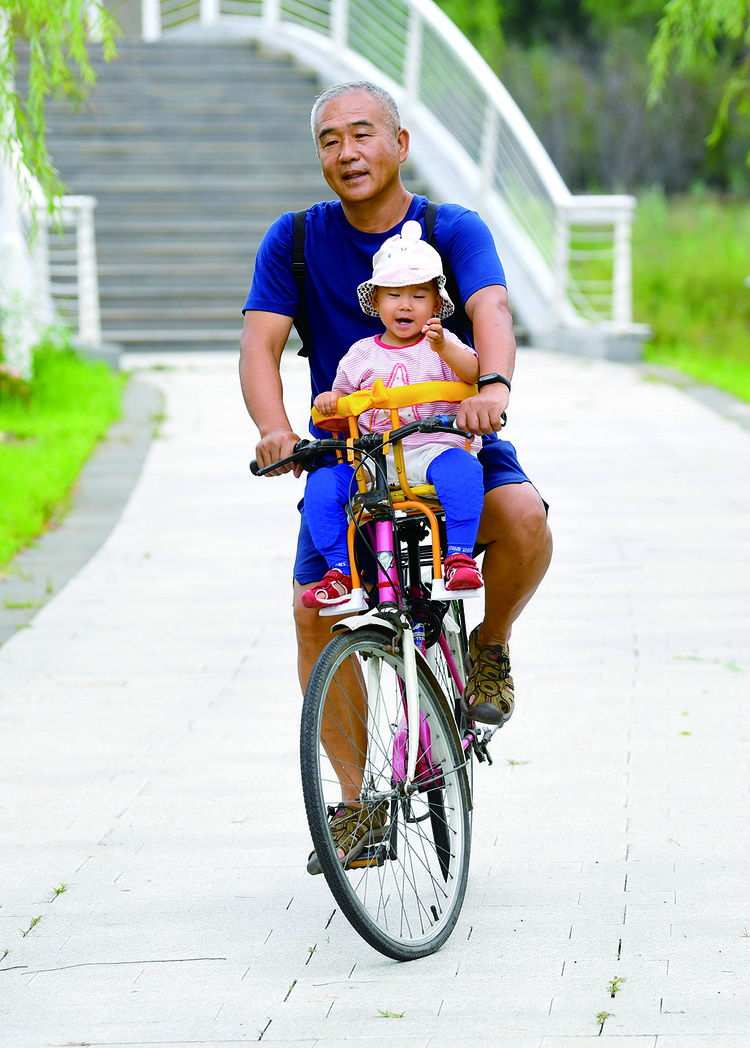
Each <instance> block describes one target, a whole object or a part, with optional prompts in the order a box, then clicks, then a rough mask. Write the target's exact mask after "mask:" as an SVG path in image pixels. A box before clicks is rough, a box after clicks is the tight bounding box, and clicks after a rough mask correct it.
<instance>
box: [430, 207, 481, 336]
mask: <svg viewBox="0 0 750 1048" xmlns="http://www.w3.org/2000/svg"><path fill="white" fill-rule="evenodd" d="M439 206H440V205H439V204H436V203H435V202H434V201H433V200H428V201H427V204H426V206H425V209H424V231H425V239H426V240H427V243H428V244H430V245H431V247H434V248H435V250H436V251H437V253H438V254H439V255H440V257H441V259H442V260H443V272H444V273H445V290H446V291H447V292H448V294H449V295H450V299H451V302H452V303H453V306H454V310H455V311H454V313H453V319H454V320H455V323H456V326H457V327H458V329H459V332H458V333H459V334H460V333H464V334H465V336H466V337H468V338H469V339H470V340H471V342H472V344H473V341H474V339H473V335H474V327H473V325H472V323H471V320H469V315H468V313H467V312H466V310H465V309H464V304H463V300H462V298H461V292H460V291H459V290H458V283H457V281H456V278H455V276H454V275H453V270H452V269H451V265H450V262H449V261H448V259H447V258H445V257H444V256H443V254H442V252H441V251H440V248H439V247H438V245H437V243H436V241H435V218H436V217H437V212H438V208H439Z"/></svg>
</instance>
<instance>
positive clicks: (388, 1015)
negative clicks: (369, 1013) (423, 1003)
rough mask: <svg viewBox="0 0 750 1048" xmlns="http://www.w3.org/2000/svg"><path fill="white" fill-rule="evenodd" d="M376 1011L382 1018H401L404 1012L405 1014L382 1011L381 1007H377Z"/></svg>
mask: <svg viewBox="0 0 750 1048" xmlns="http://www.w3.org/2000/svg"><path fill="white" fill-rule="evenodd" d="M378 1011H379V1012H380V1014H381V1016H382V1017H383V1019H403V1017H404V1014H405V1013H404V1012H388V1011H383V1009H382V1008H378Z"/></svg>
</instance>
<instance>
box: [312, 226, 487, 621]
mask: <svg viewBox="0 0 750 1048" xmlns="http://www.w3.org/2000/svg"><path fill="white" fill-rule="evenodd" d="M421 237H422V230H421V227H420V225H419V223H418V222H405V223H404V225H403V227H402V230H401V233H400V234H397V235H396V236H393V237H390V238H389V239H388V240H386V241H385V243H384V244H383V246H382V247H381V249H380V250H379V251H378V252H377V253H376V254H375V256H374V257H373V274H372V279H371V280H368V281H365V282H364V283H363V284H360V285H359V287H358V288H357V295H358V297H359V303H360V306H361V307H362V309H363V310H364V312H365V313H367V314H368V315H369V316H379V317H380V319H381V321H382V322H383V326H384V329H385V330H384V331H383V333H382V334H381V335H375V336H374V337H370V338H365V339H361V340H360V341H359V342H355V344H354V345H353V346H352V347H351V348H350V349H349V351H348V352H347V353H346V354H345V355H344V357H342V359H341V361H340V363H339V366H338V370H337V372H336V377H335V379H334V388H333V389H332V390H330V391H328V392H326V393H320V394H319V395H318V396H317V397H316V398H315V407H316V408H317V410H318V411H319V412H320V413H321V415H327V416H333V415H335V414H336V403H337V401H338V398H339V397H343V396H346V395H348V394H349V393H353V392H354V391H355V390H358V389H371V388H372V385H373V383H374V382H375V380H376V379H378V378H380V379H382V381H383V383H384V384H385V385H386V386H389V387H392V386H406V385H412V384H414V383H418V382H432V381H437V382H466V383H469V384H473V383H474V382H476V381H477V379H478V377H479V361H478V358H477V355H476V353H475V352H474V350H473V349H471V348H470V347H469V346H465V345H464V344H463V343H462V342H461V341H460V340H459V339H458V338H457V337H456V336H455V335H454V334H453V333H452V332H450V331H446V330H444V329H443V326H442V324H441V322H440V321H441V319H443V318H445V317H449V316H450V315H451V314H452V313H453V308H454V307H453V303H452V302H451V300H450V297H449V296H448V293H447V291H446V290H445V276H444V274H443V264H442V261H441V259H440V255H439V254H438V253H437V251H435V249H434V248H433V247H431V246H430V245H429V244H428V243H427V242H426V241H424V240H422V239H421ZM457 407H458V404H456V403H448V402H444V401H441V402H437V403H430V404H418V405H415V406H414V407H412V408H401V409H400V410H399V421H400V425H405V424H406V423H407V422H411V421H412V420H414V419H418V418H429V417H430V416H431V415H442V414H455V413H456V409H457ZM358 422H359V429H360V432H362V433H371V432H384V431H385V430H389V429H391V428H392V426H391V418H390V411H389V410H387V409H386V410H383V409H379V408H373V409H371V410H369V411H364V412H363V413H362V414H361V415H360V416H359V419H358ZM481 446H482V445H481V439H480V438H479V437H475V438H474V440H473V441H472V443H471V452H469V451H467V450H466V445H465V439H464V438H463V437H461V436H460V435H458V434H456V435H455V436H454V435H453V434H450V433H434V434H430V435H429V436H428V435H425V434H423V433H414V434H412V435H411V436H408V437H406V438H405V439H404V441H403V449H404V460H405V466H406V475H407V479H408V481H409V484H410V485H414V484H432V486H433V487H434V488H435V491H436V492H437V495H438V498H439V499H440V501H441V503H442V505H443V509H444V510H445V526H446V538H447V551H446V559H445V565H444V582H445V588H446V590H449V591H450V590H470V589H479V588H480V587H481V586H482V576H481V574H480V572H479V569H478V567H477V564H476V561H475V560H474V558H473V556H472V553H473V550H474V543H475V541H476V536H477V530H478V528H479V516H480V514H481V512H482V504H483V500H484V485H483V481H482V467H481V465H480V463H479V462H478V460H477V458H476V453H477V451H478V450H479V449H480V448H481ZM386 464H387V472H388V480H389V482H390V483H392V484H395V483H397V476H396V471H395V464H394V461H393V452H392V450H390V451H389V452H388V455H387V458H386ZM354 490H356V480H355V477H354V468H353V467H352V466H350V465H349V464H348V463H342V464H340V465H337V466H333V467H330V468H324V469H319V470H318V471H317V472H315V473H311V474H310V476H309V478H308V481H307V486H306V489H305V513H306V516H307V520H308V524H309V527H310V534H311V535H312V539H313V542H314V543H315V545H316V547H317V548H318V550H319V551H320V552H321V554H322V555H323V556H324V558H325V560H326V563H327V564H328V571H327V572H326V574H325V576H324V577H323V579H321V581H320V582H319V583H317V584H316V585H315V586H312V587H311V588H310V589H308V590H306V591H305V592H304V593H303V595H302V603H303V604H304V606H305V607H306V608H321V607H330V606H332V605H336V604H343V603H345V602H346V601H347V600H348V598H349V594H350V593H351V589H352V580H351V568H350V565H349V552H348V548H347V542H346V535H347V527H348V521H347V517H346V512H345V509H344V507H345V506H346V504H347V503H348V501H349V499H350V497H351V494H352V491H354Z"/></svg>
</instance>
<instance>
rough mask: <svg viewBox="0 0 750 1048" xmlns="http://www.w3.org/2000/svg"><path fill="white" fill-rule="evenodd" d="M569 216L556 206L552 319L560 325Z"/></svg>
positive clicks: (564, 291)
mask: <svg viewBox="0 0 750 1048" xmlns="http://www.w3.org/2000/svg"><path fill="white" fill-rule="evenodd" d="M569 256H570V214H569V212H568V209H567V208H566V207H565V206H564V205H562V204H558V205H557V208H556V211H555V250H554V256H553V259H552V283H553V292H552V317H553V320H554V321H555V323H557V324H560V323H561V322H562V319H563V316H564V314H565V300H566V298H567V295H568V266H569V264H570V257H569Z"/></svg>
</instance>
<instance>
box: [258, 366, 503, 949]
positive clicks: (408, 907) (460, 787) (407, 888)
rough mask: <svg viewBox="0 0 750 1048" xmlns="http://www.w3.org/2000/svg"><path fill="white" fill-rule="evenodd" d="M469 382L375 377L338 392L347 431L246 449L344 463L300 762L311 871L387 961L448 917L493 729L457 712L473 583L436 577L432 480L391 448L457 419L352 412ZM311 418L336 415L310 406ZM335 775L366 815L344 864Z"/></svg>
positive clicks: (426, 944) (443, 926)
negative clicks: (418, 481) (363, 387)
mask: <svg viewBox="0 0 750 1048" xmlns="http://www.w3.org/2000/svg"><path fill="white" fill-rule="evenodd" d="M438 385H439V386H440V387H441V389H440V392H441V394H442V395H437V394H436V389H435V387H436V386H438ZM426 386H429V390H427V389H425V387H426ZM448 387H450V389H449V388H448ZM469 392H470V387H467V386H465V385H463V384H456V383H439V384H436V383H428V384H422V385H419V386H411V387H408V386H406V387H398V388H397V389H395V390H386V389H385V387H383V386H382V383H381V385H380V387H378V383H377V382H376V384H375V386H374V387H373V390H372V391H360V392H358V393H355V394H352V395H351V397H348V398H341V399H340V400H339V405H338V411H337V415H342V414H343V412H345V411H346V412H351V413H350V414H347V415H346V418H347V421H348V425H349V430H350V435H349V437H348V438H345V437H343V436H341V437H337V438H320V439H317V440H313V441H309V440H302V441H300V442H299V444H297V446H296V447H295V449H294V451H293V453H292V455H291V456H289V457H288V458H286V459H282V460H281V461H279V462H276V463H273V464H272V465H270V466H268V467H266V468H265V469H260V470H259V469H257V464H256V463H251V469H252V470H253V472H255V473H256V474H257V475H259V476H262V475H264V474H265V473H268V472H271V471H272V470H274V469H277V468H278V467H279V466H282V465H285V464H287V463H290V462H293V463H295V464H296V465H300V466H302V467H303V468H305V469H311V468H313V469H314V468H317V467H318V466H319V465H320V462H321V456H326V455H328V456H330V454H331V452H337V453H339V455H342V454H344V455H346V456H348V458H349V461H350V462H352V463H354V462H355V461H356V463H357V466H356V473H355V477H356V481H357V485H356V490H352V495H351V498H350V501H349V517H350V523H349V532H348V543H349V555H350V562H351V564H352V582H353V590H352V593H351V596H350V598H349V600H348V601H347V602H346V604H344V605H338V606H334V607H331V608H326V609H323V610H321V612H320V614H322V615H326V614H328V615H337V616H341V615H345V616H347V617H346V618H343V619H341V620H340V621H338V622H337V623H336V624H334V626H333V627H332V630H333V632H334V636H333V638H332V639H331V641H329V643H328V644H327V646H326V647H325V649H324V650H323V652H322V653H321V655H320V656H319V658H318V660H317V662H316V664H315V666H314V668H313V671H312V674H311V676H310V679H309V682H308V685H307V688H306V691H305V697H304V702H303V707H302V721H301V731H300V764H301V772H302V786H303V794H304V801H305V809H306V813H307V819H308V823H309V827H310V834H311V836H312V840H313V844H314V847H315V852H316V854H317V856H318V861H319V863H320V868H321V871H322V873H323V874H324V876H325V879H326V881H327V882H328V885H329V887H330V889H331V891H332V893H333V895H334V897H335V899H336V900H337V902H338V903H339V905H340V907H341V910H342V912H343V913H344V915H345V916H346V918H347V919H348V920H349V922H350V924H351V925H352V926H353V927H354V928H355V929H356V931H357V932H358V933H359V934H360V935H361V936H362V937H363V938H364V939H365V940H366V941H367V942H368V943H369V944H370V945H371V946H373V947H374V948H375V949H377V950H379V951H380V952H381V953H383V954H385V955H386V956H388V957H391V958H393V959H395V960H413V959H416V958H419V957H424V956H427V955H428V954H431V953H434V952H435V951H436V950H438V949H439V948H440V947H441V946H442V945H443V944H444V943H445V941H446V940H447V939H448V937H449V936H450V934H451V932H452V931H453V928H454V927H455V924H456V921H457V920H458V916H459V913H460V910H461V906H462V904H463V899H464V894H465V891H466V884H467V878H468V870H469V856H470V851H471V809H472V774H471V758H472V756H474V757H476V758H477V759H478V760H480V761H485V760H487V761H488V763H492V760H491V757H490V755H489V752H488V749H487V746H488V743H489V741H490V739H491V738H492V735H493V734H494V732H495V731H496V730H497V729H496V728H487V727H482V726H479V725H476V724H475V723H474V722H473V721H467V720H466V719H465V718H464V716H463V714H462V712H461V709H460V705H459V699H460V696H461V694H462V692H463V686H464V674H465V666H464V659H465V652H466V648H467V635H466V623H465V617H464V611H463V604H462V600H463V599H465V598H466V597H467V596H469V595H476V591H463V592H458V593H448V592H447V591H446V590H445V587H444V584H443V580H442V545H441V540H442V543H444V522H443V520H442V515H441V507H440V505H439V503H438V502H437V499H436V497H435V492H434V489H432V488H430V487H424V488H421V487H420V488H411V487H410V486H409V484H408V481H407V480H406V473H405V469H404V461H403V450H402V446H401V442H402V441H403V439H404V437H406V436H408V435H409V434H411V433H415V432H421V433H425V434H428V433H436V432H450V433H453V434H455V433H456V432H462V431H457V430H456V427H455V417H454V416H444V415H443V416H435V417H432V418H429V419H424V420H417V421H414V422H409V423H407V424H406V425H404V426H397V425H396V426H394V429H392V430H391V431H390V432H387V433H385V434H377V433H373V434H365V435H364V436H360V435H358V430H357V429H356V423H354V422H353V419H354V418H355V416H356V415H358V414H359V413H360V412H361V411H362V410H365V409H366V406H367V405H366V403H365V401H366V398H365V397H364V396H363V394H369V395H370V401H369V403H370V404H372V403H373V400H372V397H373V396H375V397H376V398H377V402H378V404H379V406H383V407H388V408H389V409H390V411H391V418H392V422H394V423H397V422H398V408H399V407H404V406H407V403H410V404H412V405H413V404H415V403H419V402H420V401H435V400H453V401H457V400H460V399H462V398H463V396H466V395H468V393H469ZM449 394H450V395H449ZM345 402H346V403H345ZM314 414H315V413H314ZM315 421H316V423H317V424H318V425H321V424H323V425H326V426H328V427H330V428H333V425H336V424H338V425H341V422H340V419H337V420H336V421H335V422H333V423H331V422H330V421H329V420H323V419H322V418H321V416H317V418H316V419H315ZM462 435H463V436H464V437H467V438H470V437H471V434H467V433H463V434H462ZM389 445H391V446H393V448H394V458H395V462H396V470H397V473H398V476H399V478H400V487H399V488H398V489H395V490H394V489H391V488H389V486H388V483H387V480H386V474H385V466H384V463H385V450H386V448H387V447H388V446H389ZM365 473H367V474H368V476H365ZM352 487H353V489H354V484H353V485H352ZM428 536H429V540H430V541H429V544H428V545H423V543H422V540H423V539H425V538H427V537H428ZM357 537H359V539H360V540H361V541H360V543H359V546H360V549H361V548H364V549H369V550H370V552H371V554H372V559H373V560H374V563H375V570H376V572H377V579H376V580H375V581H374V584H373V585H372V587H371V589H370V590H369V593H366V592H365V589H364V588H363V586H362V582H361V579H360V572H359V566H360V565H359V561H358V550H357V543H356V541H355V540H356V538H357ZM425 570H427V571H428V573H429V572H431V580H426V579H425V578H424V577H423V575H424V572H425ZM427 581H430V586H429V587H428V585H427ZM345 783H346V784H348V785H349V786H350V787H353V788H356V789H357V790H358V798H359V801H360V802H361V805H362V808H361V812H360V813H359V816H358V817H359V818H360V819H362V820H364V823H365V826H366V829H367V835H366V838H365V840H366V843H365V847H364V849H363V850H362V851H361V852H360V853H359V854H358V855H356V857H354V858H353V859H352V860H351V861H350V862H348V863H347V864H346V865H344V864H343V863H342V861H341V860H340V858H339V856H338V854H337V850H336V845H335V843H334V840H333V837H332V834H331V828H330V822H331V819H332V817H333V815H334V814H335V813H336V811H337V808H338V806H339V804H340V798H341V789H342V785H343V784H345Z"/></svg>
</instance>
